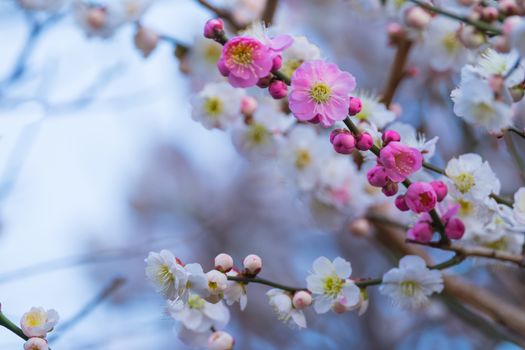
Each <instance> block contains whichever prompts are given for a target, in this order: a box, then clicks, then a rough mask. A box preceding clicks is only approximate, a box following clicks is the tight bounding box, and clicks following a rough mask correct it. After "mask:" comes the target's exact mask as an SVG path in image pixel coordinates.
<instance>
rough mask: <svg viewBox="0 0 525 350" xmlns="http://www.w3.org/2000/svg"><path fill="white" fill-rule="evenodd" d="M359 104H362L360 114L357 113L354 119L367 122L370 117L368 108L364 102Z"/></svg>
mask: <svg viewBox="0 0 525 350" xmlns="http://www.w3.org/2000/svg"><path fill="white" fill-rule="evenodd" d="M361 102H362V103H363V104H362V107H361V112H359V113H357V114H356V115H355V117H356V118H357V119H359V120H368V119H370V115H371V113H370V107H369V106H368V104H367V103H366V102H365V101H363V100H361Z"/></svg>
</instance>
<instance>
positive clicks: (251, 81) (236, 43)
mask: <svg viewBox="0 0 525 350" xmlns="http://www.w3.org/2000/svg"><path fill="white" fill-rule="evenodd" d="M274 56H275V55H274V54H273V50H272V49H270V48H269V47H268V46H266V45H264V44H263V43H262V42H260V41H259V40H257V39H254V38H250V37H244V36H239V37H235V38H233V39H230V40H228V42H226V44H224V47H223V49H222V53H221V57H220V59H219V61H218V62H217V66H218V68H219V71H220V72H221V74H223V75H225V76H227V77H228V81H229V82H230V84H231V85H232V86H234V87H243V88H246V87H250V86H254V85H255V84H257V82H258V81H259V79H260V78H264V77H266V76H267V75H268V74H270V71H271V70H272V65H273V63H272V61H273V58H274Z"/></svg>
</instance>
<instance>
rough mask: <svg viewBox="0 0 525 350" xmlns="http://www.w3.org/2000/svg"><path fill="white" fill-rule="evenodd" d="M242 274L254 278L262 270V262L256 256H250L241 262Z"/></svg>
mask: <svg viewBox="0 0 525 350" xmlns="http://www.w3.org/2000/svg"><path fill="white" fill-rule="evenodd" d="M243 266H244V273H246V274H248V275H252V276H255V275H257V274H258V273H259V272H260V271H261V269H262V260H261V258H260V257H259V256H258V255H255V254H250V255H248V256H247V257H246V258H244V261H243Z"/></svg>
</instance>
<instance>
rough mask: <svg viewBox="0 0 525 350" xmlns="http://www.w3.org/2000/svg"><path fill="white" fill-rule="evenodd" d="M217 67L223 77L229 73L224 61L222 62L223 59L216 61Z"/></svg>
mask: <svg viewBox="0 0 525 350" xmlns="http://www.w3.org/2000/svg"><path fill="white" fill-rule="evenodd" d="M217 68H218V69H219V73H221V75H222V76H223V77H227V76H229V75H230V70H229V69H228V67H226V63H225V62H224V60H218V61H217Z"/></svg>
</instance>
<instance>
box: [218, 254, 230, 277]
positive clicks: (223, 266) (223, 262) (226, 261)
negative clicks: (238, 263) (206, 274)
mask: <svg viewBox="0 0 525 350" xmlns="http://www.w3.org/2000/svg"><path fill="white" fill-rule="evenodd" d="M232 268H233V258H232V257H231V256H230V255H228V254H224V253H222V254H219V255H217V256H216V257H215V270H218V271H221V272H224V273H226V272H228V271H230V270H231V269H232Z"/></svg>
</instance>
